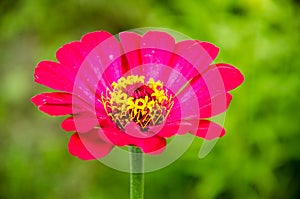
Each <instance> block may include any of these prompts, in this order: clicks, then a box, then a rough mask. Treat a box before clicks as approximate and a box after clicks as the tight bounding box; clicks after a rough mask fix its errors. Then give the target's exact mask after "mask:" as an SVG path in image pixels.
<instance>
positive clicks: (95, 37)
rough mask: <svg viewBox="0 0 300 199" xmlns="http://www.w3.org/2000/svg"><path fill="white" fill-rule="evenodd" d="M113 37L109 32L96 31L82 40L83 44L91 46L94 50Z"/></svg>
mask: <svg viewBox="0 0 300 199" xmlns="http://www.w3.org/2000/svg"><path fill="white" fill-rule="evenodd" d="M112 36H113V35H112V34H110V33H109V32H106V31H103V30H102V31H95V32H90V33H88V34H85V35H84V36H83V37H82V38H81V42H83V43H85V44H89V46H90V48H91V49H93V48H95V47H96V46H97V45H99V44H100V43H102V42H103V41H105V40H106V39H109V38H110V37H112Z"/></svg>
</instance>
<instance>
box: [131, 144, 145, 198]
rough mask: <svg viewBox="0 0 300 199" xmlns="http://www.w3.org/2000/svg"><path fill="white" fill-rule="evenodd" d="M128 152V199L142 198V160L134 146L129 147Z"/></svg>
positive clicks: (139, 152) (141, 153) (140, 153)
mask: <svg viewBox="0 0 300 199" xmlns="http://www.w3.org/2000/svg"><path fill="white" fill-rule="evenodd" d="M129 152H130V199H143V198H144V158H143V152H142V151H141V150H140V149H139V148H138V147H136V146H129Z"/></svg>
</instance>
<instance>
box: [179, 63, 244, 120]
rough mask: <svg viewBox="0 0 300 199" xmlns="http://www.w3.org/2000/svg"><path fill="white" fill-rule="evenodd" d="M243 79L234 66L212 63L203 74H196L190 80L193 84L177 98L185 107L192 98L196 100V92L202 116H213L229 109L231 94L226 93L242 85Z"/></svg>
mask: <svg viewBox="0 0 300 199" xmlns="http://www.w3.org/2000/svg"><path fill="white" fill-rule="evenodd" d="M243 79H244V78H243V76H242V74H241V73H240V72H239V71H238V70H237V69H235V68H234V67H232V66H229V65H227V64H217V65H212V66H210V67H209V69H208V70H207V72H205V73H204V74H203V75H197V76H195V77H194V78H193V79H192V80H191V81H190V85H191V86H188V87H186V88H185V89H184V90H183V91H182V92H181V93H180V94H179V95H178V96H177V98H178V99H179V101H180V105H181V107H185V106H188V104H190V102H189V101H190V100H194V95H193V93H194V94H196V98H197V100H198V103H199V107H200V117H201V118H205V117H211V116H214V115H217V114H219V113H222V112H224V111H225V110H226V109H227V107H228V105H229V103H230V100H231V96H230V95H229V94H225V93H226V92H228V91H229V90H231V89H233V88H235V87H237V86H238V85H240V84H241V83H242V81H243ZM217 96H218V97H217ZM212 98H214V99H212Z"/></svg>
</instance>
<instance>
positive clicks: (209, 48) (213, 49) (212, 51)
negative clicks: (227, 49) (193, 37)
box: [200, 42, 220, 60]
mask: <svg viewBox="0 0 300 199" xmlns="http://www.w3.org/2000/svg"><path fill="white" fill-rule="evenodd" d="M200 45H201V46H202V47H203V48H204V49H205V50H206V52H207V53H208V54H209V56H210V57H211V59H212V60H214V59H215V58H216V57H217V55H218V53H219V50H220V49H219V48H218V47H217V46H215V45H213V44H211V43H209V42H200Z"/></svg>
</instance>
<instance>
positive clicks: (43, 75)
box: [34, 61, 74, 92]
mask: <svg viewBox="0 0 300 199" xmlns="http://www.w3.org/2000/svg"><path fill="white" fill-rule="evenodd" d="M34 78H35V82H37V83H39V84H43V85H45V86H48V87H50V88H53V89H56V90H61V91H66V92H72V90H73V84H74V74H73V73H72V72H70V71H69V70H68V68H67V67H65V66H63V65H61V64H58V63H56V62H52V61H42V62H40V63H39V64H38V65H37V67H36V68H35V72H34Z"/></svg>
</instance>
